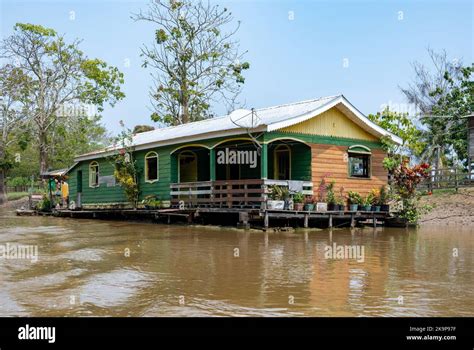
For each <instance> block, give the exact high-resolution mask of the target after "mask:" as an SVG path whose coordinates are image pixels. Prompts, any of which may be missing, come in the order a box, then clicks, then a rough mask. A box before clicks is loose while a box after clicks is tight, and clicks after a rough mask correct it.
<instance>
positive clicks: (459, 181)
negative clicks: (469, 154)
mask: <svg viewBox="0 0 474 350" xmlns="http://www.w3.org/2000/svg"><path fill="white" fill-rule="evenodd" d="M473 176H474V174H471V175H470V174H469V173H467V172H463V171H460V170H459V169H458V168H442V169H436V170H431V171H430V176H429V177H428V178H427V179H426V180H424V181H423V182H421V183H420V184H419V185H418V186H417V188H418V190H427V191H433V190H436V189H443V188H446V189H448V188H454V189H456V190H457V189H458V188H460V187H469V186H474V177H473Z"/></svg>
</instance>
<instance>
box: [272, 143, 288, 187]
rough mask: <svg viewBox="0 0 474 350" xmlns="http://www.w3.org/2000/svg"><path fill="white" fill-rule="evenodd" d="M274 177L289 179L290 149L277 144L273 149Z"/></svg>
mask: <svg viewBox="0 0 474 350" xmlns="http://www.w3.org/2000/svg"><path fill="white" fill-rule="evenodd" d="M274 175H275V179H276V180H290V149H289V147H288V146H283V145H282V146H278V147H277V148H276V149H275V174H274Z"/></svg>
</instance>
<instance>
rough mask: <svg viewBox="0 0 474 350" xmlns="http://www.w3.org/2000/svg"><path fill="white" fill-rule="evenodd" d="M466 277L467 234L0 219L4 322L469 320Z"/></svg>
mask: <svg viewBox="0 0 474 350" xmlns="http://www.w3.org/2000/svg"><path fill="white" fill-rule="evenodd" d="M22 247H23V248H25V247H28V248H31V249H30V250H28V252H29V255H27V254H26V253H25V252H26V248H25V249H24V250H23V253H25V254H24V255H21V254H20V250H21V249H22ZM328 247H329V248H332V249H333V253H335V252H336V251H337V252H339V253H341V251H342V253H341V254H340V255H339V254H332V255H328V254H329V253H328V252H330V250H329V248H328ZM340 247H343V248H342V249H343V250H341V248H340ZM344 247H355V248H354V249H353V250H352V252H355V251H356V249H357V251H358V254H357V255H356V254H355V253H354V254H352V256H351V255H350V252H351V251H350V250H348V249H345V248H344ZM35 249H36V253H35ZM15 252H16V253H15ZM15 254H16V255H15ZM473 272H474V227H466V226H464V227H457V226H431V227H430V226H427V227H420V228H418V229H394V228H377V229H373V228H368V227H367V228H363V229H362V228H357V229H354V230H352V231H351V230H350V229H348V228H347V229H345V228H344V229H334V230H332V231H329V230H315V229H307V230H304V229H301V230H300V229H298V230H296V231H294V232H291V233H288V232H279V233H278V232H277V233H273V232H272V233H265V232H262V231H257V230H249V231H244V230H238V229H233V228H220V227H210V226H181V225H161V224H152V223H133V222H119V221H98V220H75V219H61V218H52V217H17V216H15V214H14V212H12V211H11V210H6V209H0V316H474V273H473Z"/></svg>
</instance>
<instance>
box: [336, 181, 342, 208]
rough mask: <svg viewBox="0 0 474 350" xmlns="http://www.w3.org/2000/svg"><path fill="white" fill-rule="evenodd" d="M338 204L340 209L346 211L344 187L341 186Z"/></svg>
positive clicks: (337, 199)
mask: <svg viewBox="0 0 474 350" xmlns="http://www.w3.org/2000/svg"><path fill="white" fill-rule="evenodd" d="M336 206H337V209H335V210H339V211H344V187H342V186H341V187H340V188H339V195H338V196H337V198H336Z"/></svg>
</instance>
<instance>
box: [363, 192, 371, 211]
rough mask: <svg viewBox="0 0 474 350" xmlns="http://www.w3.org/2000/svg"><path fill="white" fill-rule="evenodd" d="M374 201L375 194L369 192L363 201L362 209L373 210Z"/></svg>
mask: <svg viewBox="0 0 474 350" xmlns="http://www.w3.org/2000/svg"><path fill="white" fill-rule="evenodd" d="M373 201H374V195H373V193H372V192H369V193H368V194H367V196H366V197H365V198H364V200H363V201H362V210H363V211H372V203H373Z"/></svg>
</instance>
